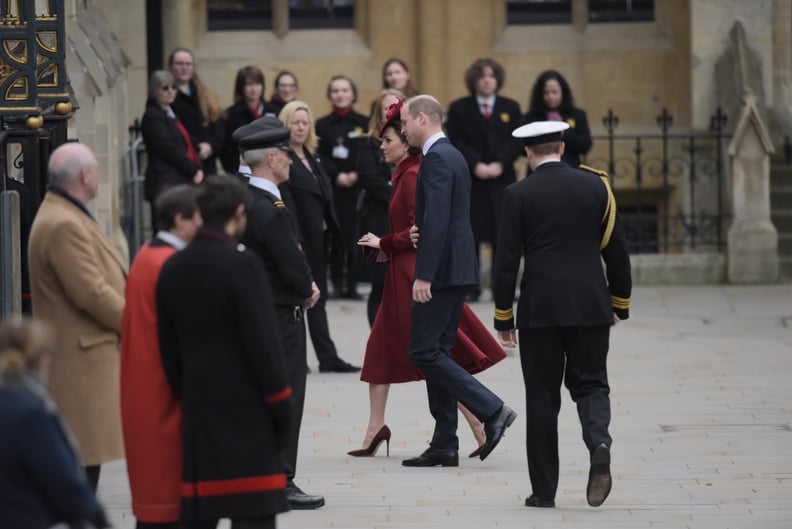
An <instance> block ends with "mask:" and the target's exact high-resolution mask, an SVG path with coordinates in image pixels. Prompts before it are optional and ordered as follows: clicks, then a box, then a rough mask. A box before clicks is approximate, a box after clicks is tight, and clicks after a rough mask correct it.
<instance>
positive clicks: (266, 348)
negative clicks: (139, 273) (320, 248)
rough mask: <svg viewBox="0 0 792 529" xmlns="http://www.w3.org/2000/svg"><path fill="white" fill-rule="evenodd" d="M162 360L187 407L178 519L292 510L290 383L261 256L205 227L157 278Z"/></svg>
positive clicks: (184, 423)
mask: <svg viewBox="0 0 792 529" xmlns="http://www.w3.org/2000/svg"><path fill="white" fill-rule="evenodd" d="M157 313H158V322H157V326H158V331H159V344H160V349H161V354H162V360H163V367H164V369H165V374H166V376H167V379H168V383H169V385H170V386H171V389H172V390H173V392H174V394H175V396H176V398H177V399H179V400H180V401H181V404H182V409H183V425H182V427H183V449H184V450H183V468H182V476H183V478H182V508H181V517H182V519H183V520H187V521H190V520H205V519H216V518H255V517H265V516H271V515H274V514H276V513H280V512H284V511H287V510H289V506H288V502H287V500H286V495H285V492H284V487H285V486H286V476H285V475H284V472H283V463H282V460H281V458H280V455H279V454H280V452H281V449H282V445H283V440H284V439H285V437H286V435H287V432H288V429H289V427H290V423H291V421H292V415H293V411H292V402H291V388H290V387H289V385H288V384H287V382H286V375H285V372H284V367H283V351H282V349H281V343H280V339H279V335H278V329H277V324H276V319H275V314H274V308H273V304H272V291H271V289H270V285H269V281H268V279H267V276H266V273H265V272H264V271H263V269H262V266H261V261H260V259H259V258H258V257H257V256H256V255H255V254H254V253H253V252H251V251H249V250H244V249H242V250H240V249H239V248H238V247H237V245H236V242H235V241H233V240H232V239H230V238H229V237H227V236H226V235H225V234H221V233H220V232H215V231H209V230H202V231H201V232H199V234H198V236H197V237H196V238H195V240H194V241H193V242H192V243H191V244H190V245H189V246H188V247H187V248H186V249H184V250H182V251H181V252H178V253H177V254H175V255H174V256H173V257H171V258H170V259H169V260H168V261H166V262H165V265H164V266H163V267H162V271H161V273H160V277H159V280H158V282H157Z"/></svg>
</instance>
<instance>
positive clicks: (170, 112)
mask: <svg viewBox="0 0 792 529" xmlns="http://www.w3.org/2000/svg"><path fill="white" fill-rule="evenodd" d="M165 114H167V115H168V117H169V118H171V119H176V113H175V112H174V111H173V109H172V108H171V107H170V105H168V106H167V107H165Z"/></svg>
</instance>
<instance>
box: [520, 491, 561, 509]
mask: <svg viewBox="0 0 792 529" xmlns="http://www.w3.org/2000/svg"><path fill="white" fill-rule="evenodd" d="M525 506H526V507H543V508H548V509H552V508H553V507H555V501H554V500H543V499H542V498H539V497H538V496H536V495H534V494H531V495H530V496H528V497H527V498H525Z"/></svg>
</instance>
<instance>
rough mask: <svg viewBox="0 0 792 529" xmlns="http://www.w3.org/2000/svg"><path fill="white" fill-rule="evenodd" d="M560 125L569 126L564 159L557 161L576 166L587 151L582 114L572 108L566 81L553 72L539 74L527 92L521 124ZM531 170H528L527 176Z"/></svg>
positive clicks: (586, 130) (586, 128)
mask: <svg viewBox="0 0 792 529" xmlns="http://www.w3.org/2000/svg"><path fill="white" fill-rule="evenodd" d="M534 121H563V122H565V123H567V124H568V125H569V130H567V131H566V132H565V133H564V145H565V147H564V156H563V157H562V159H561V161H562V162H564V163H566V164H568V165H570V166H572V167H577V166H578V165H580V158H581V156H584V155H585V154H586V153H587V152H588V151H589V150H590V149H591V132H590V131H589V125H588V119H587V118H586V113H585V112H584V111H583V110H581V109H579V108H577V107H575V99H574V98H573V97H572V90H571V89H570V88H569V84H568V83H567V81H566V79H564V77H563V76H562V75H561V74H560V73H558V72H557V71H555V70H547V71H545V72H542V73H541V74H540V75H539V77H538V78H537V79H536V82H535V83H534V86H533V89H532V90H531V100H530V101H528V112H527V113H526V114H525V118H524V120H523V123H533V122H534ZM530 172H531V168H530V167H529V168H528V173H530Z"/></svg>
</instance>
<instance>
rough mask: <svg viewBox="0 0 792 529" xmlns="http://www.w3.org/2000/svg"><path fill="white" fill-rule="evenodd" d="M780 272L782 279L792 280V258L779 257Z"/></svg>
mask: <svg viewBox="0 0 792 529" xmlns="http://www.w3.org/2000/svg"><path fill="white" fill-rule="evenodd" d="M778 272H779V275H780V276H781V278H782V279H792V256H788V255H779V256H778Z"/></svg>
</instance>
